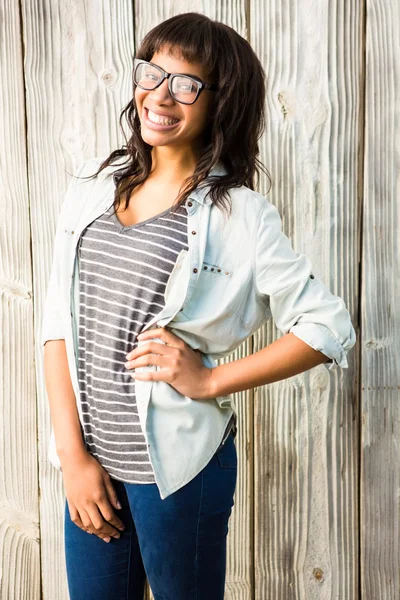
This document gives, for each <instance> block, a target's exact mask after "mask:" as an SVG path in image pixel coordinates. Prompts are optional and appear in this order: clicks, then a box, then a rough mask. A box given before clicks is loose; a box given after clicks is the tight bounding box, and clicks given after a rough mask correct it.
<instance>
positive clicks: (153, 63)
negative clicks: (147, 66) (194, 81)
mask: <svg viewBox="0 0 400 600" xmlns="http://www.w3.org/2000/svg"><path fill="white" fill-rule="evenodd" d="M149 62H150V63H151V64H152V65H155V66H156V67H160V69H162V68H163V67H162V66H161V65H158V64H157V63H155V62H151V61H150V60H149ZM163 70H164V71H165V69H163ZM167 72H168V71H167ZM176 73H177V74H178V75H188V76H189V77H198V78H199V79H200V76H199V75H195V74H194V73H185V71H176ZM172 74H173V75H175V73H172Z"/></svg>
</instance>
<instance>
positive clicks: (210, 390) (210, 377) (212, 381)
mask: <svg viewBox="0 0 400 600" xmlns="http://www.w3.org/2000/svg"><path fill="white" fill-rule="evenodd" d="M207 371H208V373H207V384H206V396H205V398H216V397H217V396H218V386H217V382H216V377H215V367H214V368H207Z"/></svg>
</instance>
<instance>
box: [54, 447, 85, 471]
mask: <svg viewBox="0 0 400 600" xmlns="http://www.w3.org/2000/svg"><path fill="white" fill-rule="evenodd" d="M56 452H57V456H58V458H59V459H60V464H61V468H62V469H64V468H65V465H69V464H71V463H76V462H81V461H82V459H83V458H85V457H86V456H87V454H88V452H87V450H86V447H85V446H84V445H81V444H80V445H79V446H74V445H72V446H69V447H62V448H57V449H56Z"/></svg>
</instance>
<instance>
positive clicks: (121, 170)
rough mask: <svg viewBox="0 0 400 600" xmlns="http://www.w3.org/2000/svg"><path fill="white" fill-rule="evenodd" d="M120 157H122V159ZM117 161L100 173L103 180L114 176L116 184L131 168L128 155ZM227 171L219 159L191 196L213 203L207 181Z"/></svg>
mask: <svg viewBox="0 0 400 600" xmlns="http://www.w3.org/2000/svg"><path fill="white" fill-rule="evenodd" d="M119 159H122V160H121V161H120V160H119ZM119 159H118V161H117V162H114V163H113V164H112V165H108V166H107V167H105V168H104V169H103V170H102V171H101V173H99V175H98V178H99V179H101V180H103V179H105V178H106V177H111V176H112V177H113V181H114V184H115V185H116V184H117V183H118V181H119V179H121V177H123V176H124V175H125V174H126V173H127V172H128V171H129V168H130V164H128V165H127V166H124V165H126V157H119ZM226 173H227V170H226V169H225V167H224V166H223V164H222V163H221V162H220V161H219V162H218V163H216V164H215V165H214V166H213V167H212V168H211V169H210V172H209V174H208V176H207V179H206V180H205V181H202V182H201V183H200V184H199V185H198V186H197V188H195V189H194V190H193V191H192V192H191V193H190V198H192V199H194V200H197V202H200V203H201V204H210V203H211V198H210V196H209V195H208V196H207V197H206V194H207V191H208V190H209V188H210V182H208V183H207V180H208V178H209V177H214V176H221V175H225V174H226Z"/></svg>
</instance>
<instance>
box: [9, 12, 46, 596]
mask: <svg viewBox="0 0 400 600" xmlns="http://www.w3.org/2000/svg"><path fill="white" fill-rule="evenodd" d="M1 12H2V27H1V32H2V36H1V42H2V43H1V46H0V65H1V92H0V106H1V110H0V131H1V138H2V142H3V143H2V144H1V148H0V155H1V161H0V163H1V166H2V169H1V177H0V180H1V185H0V204H1V252H0V254H1V261H0V331H1V346H0V348H1V350H0V381H1V391H0V412H1V415H2V418H1V444H0V447H1V459H0V482H1V489H0V522H1V528H0V556H1V567H0V595H1V597H2V598H32V600H34V599H35V598H39V594H40V546H39V489H38V477H37V454H36V426H37V419H36V396H35V387H36V382H35V370H34V364H35V363H34V345H35V339H34V322H33V292H32V259H31V245H30V214H29V195H28V178H27V159H26V137H25V133H26V132H25V107H24V105H25V98H24V72H23V44H22V34H21V23H20V11H19V6H18V3H16V2H11V1H6V2H4V3H3V5H2V10H1Z"/></svg>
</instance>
